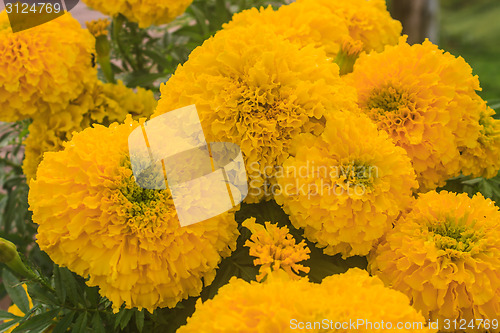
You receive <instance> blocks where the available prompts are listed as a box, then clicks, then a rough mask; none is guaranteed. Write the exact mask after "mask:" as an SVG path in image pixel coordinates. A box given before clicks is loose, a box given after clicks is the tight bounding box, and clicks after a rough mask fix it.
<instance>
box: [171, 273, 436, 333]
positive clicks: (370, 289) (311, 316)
mask: <svg viewBox="0 0 500 333" xmlns="http://www.w3.org/2000/svg"><path fill="white" fill-rule="evenodd" d="M409 303H410V302H409V300H408V298H407V297H406V296H405V295H403V294H402V293H400V292H397V291H395V290H392V289H389V288H387V287H385V286H384V285H383V283H382V282H381V281H380V280H379V279H378V278H373V277H370V276H369V275H368V273H367V272H366V271H362V270H360V269H351V270H349V271H348V272H347V273H345V274H341V275H334V276H330V277H327V278H325V279H324V280H323V282H322V283H321V284H314V283H310V282H308V281H307V279H299V280H293V279H291V278H290V277H289V276H288V275H287V274H286V273H284V272H283V271H276V272H273V273H272V274H271V275H270V276H269V278H268V279H267V280H266V281H265V282H263V283H257V282H255V281H252V282H250V283H248V282H246V281H244V280H242V279H238V278H236V277H233V278H232V279H231V280H230V281H229V283H228V284H227V285H225V286H223V287H222V288H221V289H220V290H219V292H218V294H217V295H216V296H215V297H214V298H213V299H212V300H207V301H206V302H205V303H202V301H201V300H198V302H197V304H196V310H195V312H194V314H193V316H192V317H191V318H188V320H187V324H186V325H185V326H182V327H181V328H180V329H179V330H178V332H179V333H189V332H214V333H217V332H237V333H240V332H291V331H295V330H299V331H301V332H302V331H308V332H309V331H310V332H360V331H362V332H374V331H377V332H379V331H383V332H385V331H393V330H395V328H396V325H397V324H398V323H410V324H412V328H411V329H408V328H407V329H404V328H403V329H401V330H398V331H401V332H435V330H430V329H428V328H427V327H425V326H424V324H425V322H424V317H423V316H422V315H421V314H419V313H417V311H416V310H415V309H413V308H412V307H411V306H410V304H409ZM358 319H363V320H364V321H365V323H364V324H362V325H361V324H360V326H359V328H355V327H352V326H349V325H347V327H346V326H345V325H344V329H342V327H339V326H337V327H335V323H340V325H342V323H343V322H347V323H348V324H349V321H350V320H351V321H354V322H356V321H357V320H358ZM382 321H383V322H384V323H385V326H384V328H381V329H373V326H374V325H380V323H382ZM417 323H418V324H420V325H418V324H417ZM337 325H338V324H337ZM365 325H367V326H365ZM370 325H371V326H372V329H370ZM389 326H390V327H392V330H391V329H388V328H387V327H389Z"/></svg>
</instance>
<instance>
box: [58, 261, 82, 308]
mask: <svg viewBox="0 0 500 333" xmlns="http://www.w3.org/2000/svg"><path fill="white" fill-rule="evenodd" d="M59 274H61V287H62V288H64V289H66V292H67V294H68V297H69V300H70V301H71V302H73V304H78V303H79V302H80V301H81V297H80V295H79V293H78V290H79V288H78V283H77V282H76V279H75V277H74V276H73V273H71V272H70V271H69V270H68V269H67V268H65V267H59Z"/></svg>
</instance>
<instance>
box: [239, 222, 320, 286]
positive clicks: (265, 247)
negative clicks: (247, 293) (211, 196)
mask: <svg viewBox="0 0 500 333" xmlns="http://www.w3.org/2000/svg"><path fill="white" fill-rule="evenodd" d="M242 225H243V226H244V227H246V228H248V229H250V231H251V232H252V236H250V239H249V240H247V241H246V242H245V246H247V247H249V248H250V255H251V256H253V257H257V259H255V260H254V261H253V263H254V265H262V267H261V268H260V270H259V273H260V274H259V275H258V276H257V281H261V280H262V279H264V277H266V275H268V274H269V273H271V272H272V271H276V270H278V269H280V268H282V269H283V270H285V272H287V273H288V274H289V275H290V276H291V277H293V278H297V279H298V278H299V276H298V275H296V274H298V273H299V272H301V271H302V272H305V273H309V270H310V268H309V267H304V266H303V265H299V264H298V262H301V261H302V260H307V259H309V253H311V250H309V248H308V247H307V246H306V243H305V241H304V240H302V241H301V242H300V243H299V244H296V242H295V239H294V238H293V236H292V235H291V234H289V233H288V231H289V230H288V228H287V227H286V226H284V227H282V228H279V227H278V226H277V225H276V224H271V222H265V226H263V225H262V224H259V223H256V222H255V218H254V217H252V218H248V219H246V220H245V221H244V222H243V224H242Z"/></svg>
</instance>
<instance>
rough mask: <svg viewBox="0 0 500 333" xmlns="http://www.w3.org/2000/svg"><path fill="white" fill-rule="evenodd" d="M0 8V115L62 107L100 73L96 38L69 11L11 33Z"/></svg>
mask: <svg viewBox="0 0 500 333" xmlns="http://www.w3.org/2000/svg"><path fill="white" fill-rule="evenodd" d="M8 22H9V21H8V17H7V13H6V12H5V11H3V12H1V13H0V120H2V121H17V120H21V119H26V118H32V117H34V116H36V115H37V114H39V113H43V112H44V113H46V114H47V113H48V114H51V115H55V114H58V113H59V112H61V111H64V110H65V109H66V108H67V107H68V105H69V103H70V101H71V100H73V99H75V98H77V97H78V96H79V95H80V94H81V93H82V91H83V90H84V89H85V86H86V85H88V84H89V83H90V82H93V81H95V80H96V78H97V72H96V70H95V69H94V68H93V67H92V58H91V54H92V52H93V49H94V44H95V40H94V38H93V37H92V35H91V34H90V33H89V32H88V30H86V29H82V28H81V26H80V23H78V21H77V20H75V19H74V18H73V17H71V14H70V13H66V14H64V15H62V16H60V17H58V18H56V19H54V20H52V21H50V22H47V23H45V24H41V25H39V26H36V27H34V28H31V29H29V30H25V31H20V32H17V33H13V32H12V30H11V28H10V26H9V24H8Z"/></svg>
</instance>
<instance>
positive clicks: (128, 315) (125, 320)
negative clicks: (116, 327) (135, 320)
mask: <svg viewBox="0 0 500 333" xmlns="http://www.w3.org/2000/svg"><path fill="white" fill-rule="evenodd" d="M122 311H123V312H124V314H123V316H122V317H121V319H120V328H121V329H122V330H123V329H124V328H125V327H126V326H127V324H128V323H129V321H130V319H131V318H132V315H133V314H134V310H122Z"/></svg>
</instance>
